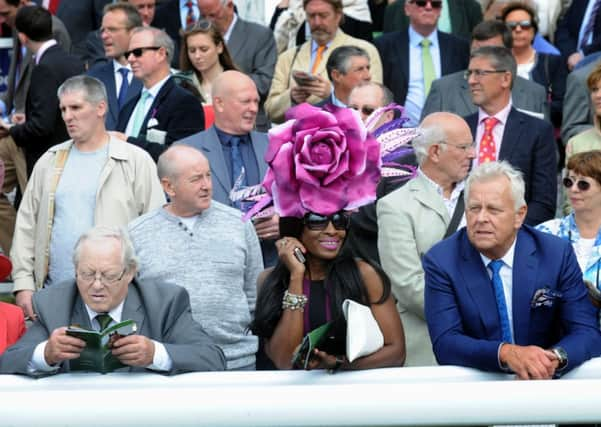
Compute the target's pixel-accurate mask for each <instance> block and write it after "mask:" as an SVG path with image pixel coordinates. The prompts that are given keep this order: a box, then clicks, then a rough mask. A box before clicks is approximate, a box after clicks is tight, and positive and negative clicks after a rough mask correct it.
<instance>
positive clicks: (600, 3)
mask: <svg viewBox="0 0 601 427" xmlns="http://www.w3.org/2000/svg"><path fill="white" fill-rule="evenodd" d="M599 8H601V0H595V3H594V4H593V8H592V9H591V15H590V16H589V19H588V22H587V23H586V26H585V27H584V31H583V32H582V39H581V40H580V46H579V48H580V49H581V50H582V49H583V48H584V47H585V46H586V45H587V44H589V42H588V39H589V37H590V35H591V33H592V32H593V28H594V27H595V20H596V18H597V13H598V12H599Z"/></svg>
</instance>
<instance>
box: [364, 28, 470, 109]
mask: <svg viewBox="0 0 601 427" xmlns="http://www.w3.org/2000/svg"><path fill="white" fill-rule="evenodd" d="M438 42H439V43H440V65H441V74H442V75H443V76H445V75H447V74H450V73H454V72H455V71H460V70H465V69H466V68H467V66H468V64H469V58H470V46H469V43H468V42H467V41H465V40H463V39H460V38H457V37H455V36H453V35H451V34H446V33H442V32H440V31H439V32H438ZM374 44H375V45H376V47H377V48H378V52H379V53H380V58H381V59H382V71H383V74H384V76H383V78H384V86H386V87H387V88H388V89H390V90H391V91H392V93H393V94H394V100H395V102H397V103H398V104H401V105H405V98H407V90H408V88H409V32H408V30H403V31H397V32H394V33H388V34H384V35H383V36H381V37H378V38H377V39H376V40H375V43H374Z"/></svg>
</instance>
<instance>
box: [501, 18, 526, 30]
mask: <svg viewBox="0 0 601 427" xmlns="http://www.w3.org/2000/svg"><path fill="white" fill-rule="evenodd" d="M505 25H507V26H508V27H509V29H510V30H515V29H516V28H517V27H520V28H521V29H522V30H529V29H530V28H532V21H529V20H527V19H525V20H523V21H507V22H505Z"/></svg>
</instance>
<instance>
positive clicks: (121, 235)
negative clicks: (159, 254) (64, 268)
mask: <svg viewBox="0 0 601 427" xmlns="http://www.w3.org/2000/svg"><path fill="white" fill-rule="evenodd" d="M107 239H115V240H117V241H118V242H119V243H121V265H122V266H123V267H124V268H127V269H128V270H129V271H135V270H137V268H138V257H137V256H136V252H135V251H134V245H133V244H132V243H131V240H130V238H129V235H128V234H127V231H126V230H125V229H124V228H122V227H109V226H106V225H96V226H94V227H92V228H90V229H89V230H88V231H86V232H85V233H83V234H82V235H81V236H80V237H79V239H78V240H77V243H76V244H75V249H74V250H73V264H74V265H75V269H77V265H78V264H79V259H80V257H81V247H82V246H83V244H84V243H85V242H87V241H90V242H98V241H101V240H107Z"/></svg>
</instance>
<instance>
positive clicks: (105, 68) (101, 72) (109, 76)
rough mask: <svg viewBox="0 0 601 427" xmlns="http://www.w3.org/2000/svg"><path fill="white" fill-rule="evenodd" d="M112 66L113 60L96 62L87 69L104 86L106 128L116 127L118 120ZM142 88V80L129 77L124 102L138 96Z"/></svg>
mask: <svg viewBox="0 0 601 427" xmlns="http://www.w3.org/2000/svg"><path fill="white" fill-rule="evenodd" d="M114 70H115V69H114V67H113V61H112V60H111V61H109V62H106V63H104V64H98V65H96V66H95V67H93V68H91V69H90V70H88V75H89V76H92V77H96V78H97V79H98V80H100V81H101V82H102V83H104V86H105V87H106V92H107V96H108V101H109V105H108V107H109V111H108V113H107V115H106V118H105V124H106V129H107V130H115V129H117V124H118V121H119V101H118V99H117V87H116V86H115V72H114ZM141 90H142V82H141V81H140V80H138V79H136V78H135V77H133V78H132V79H131V84H130V85H129V88H128V90H127V96H126V97H125V103H124V106H125V104H127V103H128V102H129V101H131V100H132V99H134V98H137V97H138V96H140V91H141Z"/></svg>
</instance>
